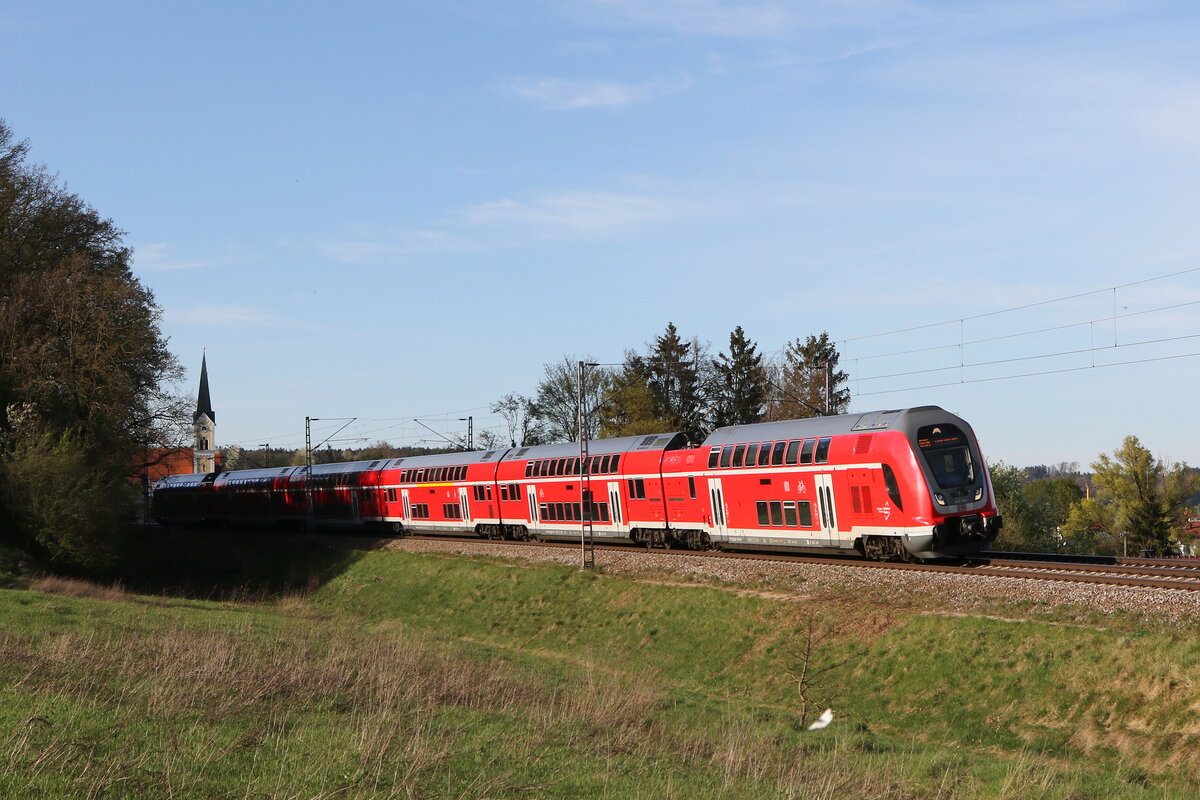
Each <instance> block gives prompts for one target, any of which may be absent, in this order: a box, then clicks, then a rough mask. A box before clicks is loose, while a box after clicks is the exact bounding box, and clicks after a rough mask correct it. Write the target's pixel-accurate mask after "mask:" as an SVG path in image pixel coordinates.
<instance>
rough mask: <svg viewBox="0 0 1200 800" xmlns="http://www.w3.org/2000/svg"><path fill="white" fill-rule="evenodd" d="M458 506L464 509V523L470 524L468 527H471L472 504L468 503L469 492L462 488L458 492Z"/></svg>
mask: <svg viewBox="0 0 1200 800" xmlns="http://www.w3.org/2000/svg"><path fill="white" fill-rule="evenodd" d="M458 504H459V506H461V507H462V518H463V521H464V522H466V523H468V527H470V522H471V504H470V503H468V502H467V490H466V489H464V488H462V487H460V488H459V490H458Z"/></svg>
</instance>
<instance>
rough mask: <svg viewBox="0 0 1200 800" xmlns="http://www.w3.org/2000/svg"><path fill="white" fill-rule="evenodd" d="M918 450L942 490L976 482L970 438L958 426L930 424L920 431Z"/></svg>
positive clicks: (918, 434)
mask: <svg viewBox="0 0 1200 800" xmlns="http://www.w3.org/2000/svg"><path fill="white" fill-rule="evenodd" d="M917 447H918V448H919V449H920V451H921V455H922V456H924V458H925V463H926V464H928V465H929V469H930V470H932V471H933V477H934V478H936V479H937V482H938V486H940V487H941V488H943V489H953V488H955V487H958V486H966V485H968V484H971V483H974V482H975V462H974V460H973V459H972V458H971V448H970V447H969V446H968V441H967V437H966V436H964V435H963V433H962V431H960V430H959V429H958V428H957V427H955V426H954V425H926V426H925V427H923V428H921V429H920V430H919V431H918V432H917Z"/></svg>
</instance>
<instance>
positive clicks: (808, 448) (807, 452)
mask: <svg viewBox="0 0 1200 800" xmlns="http://www.w3.org/2000/svg"><path fill="white" fill-rule="evenodd" d="M816 447H817V440H816V439H805V440H804V449H802V450H801V451H800V463H801V464H811V463H812V457H813V450H815V449H816Z"/></svg>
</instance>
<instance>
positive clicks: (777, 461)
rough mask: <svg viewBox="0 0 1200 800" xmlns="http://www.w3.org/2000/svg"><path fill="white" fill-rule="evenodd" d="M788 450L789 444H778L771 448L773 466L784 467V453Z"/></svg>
mask: <svg viewBox="0 0 1200 800" xmlns="http://www.w3.org/2000/svg"><path fill="white" fill-rule="evenodd" d="M786 449H787V442H776V443H775V446H774V447H772V448H771V466H772V467H779V466H783V453H784V451H785V450H786Z"/></svg>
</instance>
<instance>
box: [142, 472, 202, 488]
mask: <svg viewBox="0 0 1200 800" xmlns="http://www.w3.org/2000/svg"><path fill="white" fill-rule="evenodd" d="M211 474H212V473H211V472H197V473H193V474H187V475H164V476H162V477H161V478H159V479H158V480H156V481H155V482H154V488H156V489H166V488H168V487H169V488H175V487H178V486H199V485H200V484H202V483H204V479H205V478H207V477H208V476H209V475H211Z"/></svg>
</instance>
